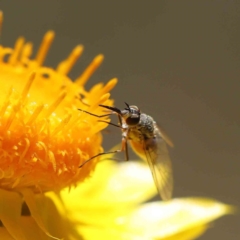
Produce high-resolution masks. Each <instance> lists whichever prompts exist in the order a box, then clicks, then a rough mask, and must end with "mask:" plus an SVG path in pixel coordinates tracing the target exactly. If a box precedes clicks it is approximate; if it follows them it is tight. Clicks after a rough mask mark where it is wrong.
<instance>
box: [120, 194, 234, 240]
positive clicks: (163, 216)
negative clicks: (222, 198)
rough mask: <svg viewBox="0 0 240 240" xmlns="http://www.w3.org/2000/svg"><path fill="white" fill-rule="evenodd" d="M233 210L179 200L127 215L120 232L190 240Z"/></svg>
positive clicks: (205, 202) (194, 200)
mask: <svg viewBox="0 0 240 240" xmlns="http://www.w3.org/2000/svg"><path fill="white" fill-rule="evenodd" d="M232 211H233V210H232V208H231V207H230V206H228V205H225V204H223V203H220V202H217V201H215V200H211V199H204V198H183V199H174V200H172V201H169V202H153V203H147V204H144V205H143V206H142V207H141V208H140V209H138V210H136V211H135V212H133V213H131V214H129V215H128V216H127V217H126V218H125V220H124V221H123V225H122V227H123V228H127V229H131V230H132V231H135V232H139V231H140V232H142V234H145V235H147V236H149V237H150V238H157V239H164V240H165V239H168V240H170V239H181V238H176V236H184V235H185V236H188V238H183V239H192V237H193V236H196V235H197V233H198V234H201V233H202V232H203V231H204V230H205V229H206V228H207V225H208V224H209V222H211V221H213V220H215V219H216V218H219V217H221V216H223V215H225V214H229V213H231V212H232Z"/></svg>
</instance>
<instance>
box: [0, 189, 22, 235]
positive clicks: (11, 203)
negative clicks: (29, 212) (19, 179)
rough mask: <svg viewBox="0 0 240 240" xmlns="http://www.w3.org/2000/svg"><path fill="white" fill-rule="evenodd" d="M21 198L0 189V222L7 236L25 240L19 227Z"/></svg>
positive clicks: (16, 194) (14, 193)
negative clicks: (7, 233)
mask: <svg viewBox="0 0 240 240" xmlns="http://www.w3.org/2000/svg"><path fill="white" fill-rule="evenodd" d="M21 210H22V198H21V196H20V195H19V194H18V193H16V192H10V191H6V190H3V189H0V220H1V221H2V223H3V225H4V227H5V228H6V229H7V231H8V232H9V234H10V235H11V236H12V237H13V238H15V239H21V240H22V239H23V240H24V239H26V238H25V235H24V234H23V231H22V228H21V226H20V225H19V221H20V217H21Z"/></svg>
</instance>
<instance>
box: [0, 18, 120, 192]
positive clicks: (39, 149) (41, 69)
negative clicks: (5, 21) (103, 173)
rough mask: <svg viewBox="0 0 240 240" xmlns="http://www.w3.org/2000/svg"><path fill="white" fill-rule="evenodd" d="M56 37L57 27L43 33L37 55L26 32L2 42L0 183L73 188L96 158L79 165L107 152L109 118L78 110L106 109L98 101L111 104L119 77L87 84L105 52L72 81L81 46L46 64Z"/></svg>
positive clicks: (9, 186) (41, 188)
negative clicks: (51, 64) (12, 42)
mask: <svg viewBox="0 0 240 240" xmlns="http://www.w3.org/2000/svg"><path fill="white" fill-rule="evenodd" d="M0 18H1V17H0ZM1 21H2V18H1V20H0V22H1ZM0 28H1V24H0ZM54 36H55V34H54V32H53V31H49V32H47V33H46V34H45V36H44V37H43V40H42V43H41V45H40V47H39V49H38V51H37V54H36V57H35V58H33V57H32V48H33V44H32V43H31V42H27V41H26V40H25V39H24V38H23V37H20V38H18V39H17V41H16V43H15V46H14V47H13V48H9V47H4V46H1V45H0V82H1V88H0V188H3V189H6V190H16V191H17V190H18V189H22V188H26V187H27V188H31V189H32V190H33V191H34V192H36V193H38V192H46V191H50V190H60V189H62V188H64V187H67V186H68V187H71V186H72V185H76V184H77V183H79V182H81V181H83V180H84V179H85V178H87V177H88V176H89V175H90V173H91V172H92V171H93V170H94V167H95V165H96V163H97V162H98V158H95V159H93V160H92V161H90V162H89V163H88V164H86V165H85V166H84V168H79V166H80V165H81V164H82V163H83V162H85V161H86V160H88V159H89V158H90V157H92V156H94V155H96V154H98V153H99V152H101V151H103V149H102V147H101V143H102V136H101V130H102V129H104V128H105V127H106V123H102V122H98V119H97V118H96V119H95V118H93V117H90V116H89V115H87V114H86V113H84V112H82V111H79V110H78V109H79V108H80V109H85V110H88V111H92V112H94V113H95V114H103V112H101V111H102V110H101V108H99V107H98V105H99V104H105V105H110V106H111V105H112V104H113V100H111V99H110V93H109V91H110V90H111V89H112V88H114V86H115V85H116V83H117V80H116V79H112V80H110V81H109V82H108V83H107V84H106V85H104V84H102V83H99V84H97V85H95V86H93V87H92V88H91V89H90V90H89V91H87V90H86V89H85V87H84V85H85V83H86V82H87V81H88V79H89V78H90V77H91V75H92V74H93V73H94V71H95V70H96V69H97V68H98V67H99V66H100V64H101V63H102V61H103V55H102V54H100V55H98V56H97V57H95V58H94V60H93V61H92V62H91V63H90V64H89V66H87V67H86V70H85V71H84V72H83V73H82V74H81V75H79V77H77V79H75V81H73V80H71V79H70V78H69V77H68V73H69V72H70V71H71V69H72V67H73V66H74V64H75V63H76V61H77V59H78V58H79V57H80V56H81V54H82V52H83V46H82V45H78V46H76V47H75V48H74V49H73V50H72V52H71V53H70V54H69V56H68V57H67V58H66V59H65V60H63V61H62V62H60V63H59V65H58V66H57V67H56V69H53V68H50V67H45V66H44V65H43V64H44V60H45V59H46V56H47V53H48V51H49V49H50V46H51V44H52V42H53V39H54Z"/></svg>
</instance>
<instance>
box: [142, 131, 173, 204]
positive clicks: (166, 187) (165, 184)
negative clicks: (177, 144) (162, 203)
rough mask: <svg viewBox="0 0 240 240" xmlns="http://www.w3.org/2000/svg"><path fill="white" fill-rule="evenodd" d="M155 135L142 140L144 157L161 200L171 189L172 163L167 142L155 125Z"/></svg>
mask: <svg viewBox="0 0 240 240" xmlns="http://www.w3.org/2000/svg"><path fill="white" fill-rule="evenodd" d="M155 134H156V137H155V138H154V139H149V140H147V141H145V142H144V151H145V154H146V159H147V162H148V164H149V167H150V169H151V172H152V176H153V179H154V182H155V185H156V187H157V190H158V193H159V195H160V196H161V198H162V199H163V200H169V199H171V197H172V191H173V174H172V164H171V159H170V157H169V153H168V149H167V144H166V142H165V141H164V138H163V137H162V135H161V132H160V131H159V129H158V128H157V126H156V132H155Z"/></svg>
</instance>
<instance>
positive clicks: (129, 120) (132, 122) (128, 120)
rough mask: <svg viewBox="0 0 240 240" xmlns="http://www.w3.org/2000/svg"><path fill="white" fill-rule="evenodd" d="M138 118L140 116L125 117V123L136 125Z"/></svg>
mask: <svg viewBox="0 0 240 240" xmlns="http://www.w3.org/2000/svg"><path fill="white" fill-rule="evenodd" d="M139 120H140V117H137V118H131V117H129V118H127V119H126V123H127V124H128V125H130V126H133V125H137V124H138V123H139Z"/></svg>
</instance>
